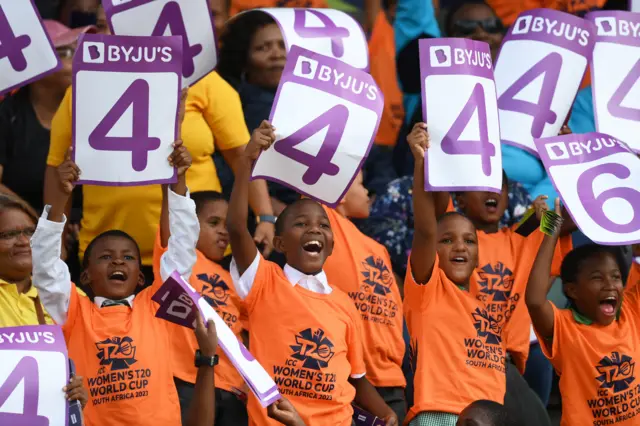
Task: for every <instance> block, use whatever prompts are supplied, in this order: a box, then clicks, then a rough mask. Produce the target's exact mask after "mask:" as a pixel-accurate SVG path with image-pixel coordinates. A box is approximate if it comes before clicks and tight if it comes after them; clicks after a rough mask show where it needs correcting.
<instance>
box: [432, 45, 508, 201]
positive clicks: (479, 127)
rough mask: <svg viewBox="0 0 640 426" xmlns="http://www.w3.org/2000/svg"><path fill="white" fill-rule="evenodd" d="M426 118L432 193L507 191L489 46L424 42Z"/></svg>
mask: <svg viewBox="0 0 640 426" xmlns="http://www.w3.org/2000/svg"><path fill="white" fill-rule="evenodd" d="M420 75H421V78H422V111H423V112H422V114H423V118H424V121H425V123H427V125H428V126H429V129H428V130H429V136H430V137H431V148H429V150H428V151H427V153H426V156H425V163H424V167H425V179H424V184H425V189H427V190H429V191H493V192H498V193H500V191H501V190H502V155H501V149H500V124H499V121H498V103H497V100H496V86H495V84H494V82H493V64H492V61H491V53H490V50H489V45H488V44H487V43H484V42H481V41H473V40H466V39H459V38H439V39H423V40H420Z"/></svg>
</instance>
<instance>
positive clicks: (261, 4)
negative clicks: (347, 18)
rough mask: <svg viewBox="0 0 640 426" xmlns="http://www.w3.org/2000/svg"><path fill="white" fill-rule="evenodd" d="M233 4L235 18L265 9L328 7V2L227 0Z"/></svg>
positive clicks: (309, 0)
mask: <svg viewBox="0 0 640 426" xmlns="http://www.w3.org/2000/svg"><path fill="white" fill-rule="evenodd" d="M226 1H228V2H230V3H231V8H230V16H232V17H233V16H235V15H237V14H238V13H240V12H245V11H247V10H251V9H260V8H265V7H304V8H324V7H327V1H326V0H226Z"/></svg>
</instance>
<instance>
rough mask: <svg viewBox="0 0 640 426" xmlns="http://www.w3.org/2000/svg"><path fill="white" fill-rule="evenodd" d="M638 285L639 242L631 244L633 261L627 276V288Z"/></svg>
mask: <svg viewBox="0 0 640 426" xmlns="http://www.w3.org/2000/svg"><path fill="white" fill-rule="evenodd" d="M634 285H640V244H634V245H633V262H632V263H631V269H630V271H629V277H628V278H627V288H630V287H631V286H634Z"/></svg>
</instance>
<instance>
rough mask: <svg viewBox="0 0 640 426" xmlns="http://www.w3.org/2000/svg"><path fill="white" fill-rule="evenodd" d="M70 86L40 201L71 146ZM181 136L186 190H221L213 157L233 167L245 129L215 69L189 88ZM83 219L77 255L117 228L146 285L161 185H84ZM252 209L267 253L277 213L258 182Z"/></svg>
mask: <svg viewBox="0 0 640 426" xmlns="http://www.w3.org/2000/svg"><path fill="white" fill-rule="evenodd" d="M71 93H72V92H71V87H69V89H68V90H67V93H66V94H65V97H64V99H63V100H62V103H61V104H60V108H59V109H58V112H57V113H56V115H55V116H54V118H53V121H52V123H51V146H50V147H49V157H48V158H47V169H46V171H45V183H44V201H45V204H46V203H47V201H48V200H49V194H50V193H51V190H52V189H55V187H52V185H57V180H56V179H55V173H56V167H57V166H59V165H60V164H61V163H62V161H63V160H64V155H65V153H66V151H67V149H68V148H69V146H70V145H71V135H72V133H71V132H72V122H71V117H72V111H71V99H72V95H71ZM182 140H183V141H184V144H185V146H186V147H187V148H188V149H189V152H190V153H191V156H192V157H193V165H192V166H191V168H190V169H189V171H188V172H187V184H188V185H189V190H190V191H192V192H196V191H221V187H220V181H219V179H218V175H217V173H216V169H215V165H214V163H213V159H212V157H211V155H212V154H213V152H214V151H215V149H216V148H217V149H219V150H220V151H221V153H222V155H223V156H224V159H225V161H226V162H227V163H228V164H229V165H230V166H231V168H232V169H234V168H235V160H236V158H238V157H239V156H240V155H241V154H242V152H243V150H244V146H245V145H246V144H247V142H249V131H248V130H247V125H246V124H245V121H244V116H243V113H242V106H241V104H240V98H239V96H238V93H237V92H236V91H235V90H233V88H232V87H231V86H230V85H229V84H228V83H227V82H226V81H224V80H223V79H222V78H221V77H220V76H219V75H218V73H216V72H215V71H214V72H211V73H210V74H208V75H207V76H205V77H204V78H203V79H202V80H200V81H198V82H197V83H196V84H195V85H193V86H192V87H190V88H189V92H188V95H187V101H186V115H185V119H184V123H183V125H182ZM82 195H83V201H82V210H83V212H82V221H81V223H80V234H79V240H80V256H81V257H82V255H83V253H84V250H85V248H86V247H87V244H88V243H89V241H91V240H93V238H95V237H96V236H98V235H99V234H101V233H102V232H104V231H107V230H110V229H120V230H122V231H125V232H127V233H128V234H129V235H131V236H132V237H133V238H134V239H135V240H136V241H137V242H138V244H139V245H140V250H141V254H142V263H143V265H144V271H143V272H144V273H145V276H146V278H147V283H150V282H151V281H152V280H153V272H152V267H151V265H152V258H153V243H154V238H155V235H156V231H157V228H158V223H159V221H160V207H161V201H162V193H161V190H160V185H153V186H129V187H110V186H94V185H84V186H83V187H82ZM250 199H251V209H252V210H253V212H254V213H255V215H256V217H258V218H259V219H260V223H259V224H258V226H257V228H256V231H255V240H256V243H258V244H260V245H262V246H263V247H264V251H265V254H268V253H269V252H271V248H272V240H273V236H274V232H275V227H274V223H275V217H274V216H273V208H272V206H271V201H270V199H269V194H268V192H267V185H266V183H265V182H264V181H262V180H256V181H253V182H252V187H251V195H250Z"/></svg>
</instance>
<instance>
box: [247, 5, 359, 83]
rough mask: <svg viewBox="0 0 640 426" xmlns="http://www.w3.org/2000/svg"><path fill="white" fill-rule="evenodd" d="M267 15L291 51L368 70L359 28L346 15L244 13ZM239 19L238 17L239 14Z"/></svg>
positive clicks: (285, 9)
mask: <svg viewBox="0 0 640 426" xmlns="http://www.w3.org/2000/svg"><path fill="white" fill-rule="evenodd" d="M261 12H264V13H266V14H268V15H270V16H271V17H272V18H273V19H274V20H275V21H276V23H277V24H278V26H279V27H280V31H281V32H282V37H283V38H284V41H285V44H286V46H287V51H290V50H291V48H292V47H293V46H300V47H302V48H304V49H307V50H310V51H312V52H316V53H319V54H321V55H324V56H328V57H330V58H335V59H339V60H341V61H342V62H344V63H346V64H349V65H351V66H352V67H354V68H358V69H361V70H364V71H368V70H369V50H368V45H367V38H366V37H365V35H364V32H363V31H362V27H361V26H360V24H358V22H356V20H355V19H353V18H352V17H351V16H349V15H348V14H346V13H344V12H341V11H339V10H333V9H304V8H288V7H282V8H268V9H256V10H250V11H247V12H244V13H261ZM238 16H239V15H238Z"/></svg>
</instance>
